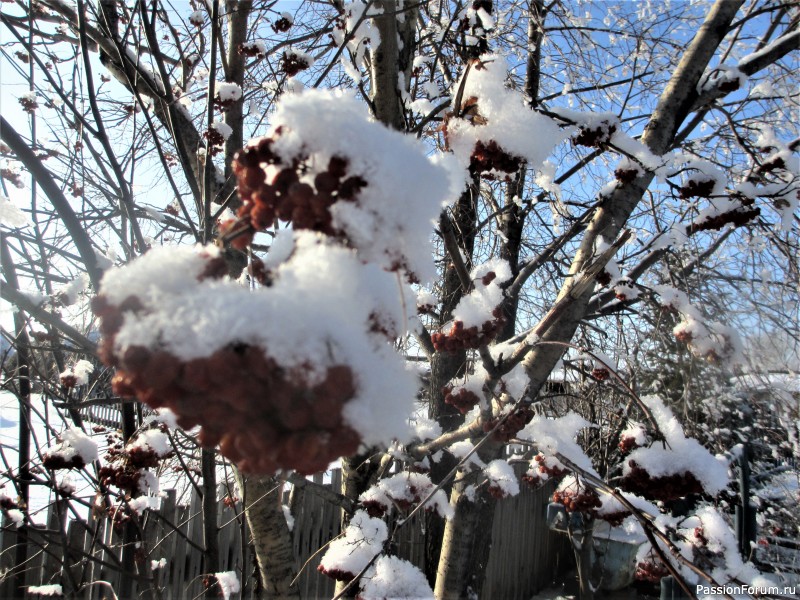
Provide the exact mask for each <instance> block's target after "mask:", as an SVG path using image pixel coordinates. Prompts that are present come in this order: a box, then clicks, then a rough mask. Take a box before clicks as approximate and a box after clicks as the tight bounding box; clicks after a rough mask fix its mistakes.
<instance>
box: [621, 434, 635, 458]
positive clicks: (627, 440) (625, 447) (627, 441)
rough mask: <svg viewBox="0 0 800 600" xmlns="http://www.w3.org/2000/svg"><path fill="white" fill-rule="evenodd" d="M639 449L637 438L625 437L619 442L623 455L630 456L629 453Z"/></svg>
mask: <svg viewBox="0 0 800 600" xmlns="http://www.w3.org/2000/svg"><path fill="white" fill-rule="evenodd" d="M638 447H639V444H638V443H637V442H636V438H635V437H632V436H623V437H621V438H620V440H619V451H620V452H622V453H623V454H628V453H629V452H631V451H633V450H635V449H636V448H638Z"/></svg>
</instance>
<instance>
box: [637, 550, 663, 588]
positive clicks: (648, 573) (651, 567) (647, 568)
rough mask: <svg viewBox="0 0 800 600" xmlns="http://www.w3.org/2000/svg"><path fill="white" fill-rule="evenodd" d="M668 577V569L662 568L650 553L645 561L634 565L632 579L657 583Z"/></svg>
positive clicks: (660, 563) (659, 561)
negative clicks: (634, 569) (634, 571)
mask: <svg viewBox="0 0 800 600" xmlns="http://www.w3.org/2000/svg"><path fill="white" fill-rule="evenodd" d="M667 575H669V569H667V567H665V566H664V563H662V562H661V560H660V559H658V558H656V557H655V556H654V555H653V553H652V552H651V553H650V554H649V555H648V557H647V560H643V561H641V562H640V563H638V564H637V565H636V573H635V574H634V577H635V578H636V579H638V580H639V581H649V582H650V583H658V582H659V581H661V580H662V579H664V577H666V576H667Z"/></svg>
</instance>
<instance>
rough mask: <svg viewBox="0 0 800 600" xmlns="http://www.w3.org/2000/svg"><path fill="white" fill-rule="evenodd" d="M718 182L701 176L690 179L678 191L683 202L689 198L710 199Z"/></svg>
mask: <svg viewBox="0 0 800 600" xmlns="http://www.w3.org/2000/svg"><path fill="white" fill-rule="evenodd" d="M715 185H716V181H715V180H714V179H713V178H711V177H708V176H704V175H699V176H696V177H694V178H692V179H689V180H688V181H687V182H686V183H685V184H684V185H682V186H681V187H680V188H679V189H678V193H679V195H680V198H681V200H686V199H688V198H710V197H711V193H712V192H713V191H714V186H715Z"/></svg>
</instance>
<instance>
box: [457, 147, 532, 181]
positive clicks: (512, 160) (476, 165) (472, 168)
mask: <svg viewBox="0 0 800 600" xmlns="http://www.w3.org/2000/svg"><path fill="white" fill-rule="evenodd" d="M524 162H525V159H524V158H522V157H521V156H515V155H513V154H509V153H508V152H506V151H505V150H503V149H502V148H501V147H500V145H499V144H498V143H497V142H495V141H494V140H490V141H489V143H488V144H487V143H484V142H482V141H481V140H478V142H476V144H475V148H473V149H472V154H471V155H470V159H469V172H470V173H471V174H472V175H479V174H483V176H484V177H485V178H486V179H494V178H495V177H494V175H493V174H492V172H493V171H500V172H503V173H509V174H510V173H516V172H517V171H519V169H520V167H521V166H522V163H524Z"/></svg>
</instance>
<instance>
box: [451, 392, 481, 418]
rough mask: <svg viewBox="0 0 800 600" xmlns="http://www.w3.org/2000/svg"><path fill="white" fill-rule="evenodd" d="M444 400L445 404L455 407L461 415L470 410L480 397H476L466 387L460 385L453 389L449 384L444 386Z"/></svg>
mask: <svg viewBox="0 0 800 600" xmlns="http://www.w3.org/2000/svg"><path fill="white" fill-rule="evenodd" d="M444 401H445V404H449V405H450V406H454V407H456V408H457V409H458V411H459V412H460V413H461V414H462V415H463V414H465V413H468V412H469V411H471V410H472V408H473V407H474V406H475V405H476V404H478V402H479V401H480V398H478V396H477V394H475V393H474V392H471V391H469V390H468V389H466V388H463V387H462V388H458V390H456V391H453V388H452V387H451V386H447V387H445V388H444Z"/></svg>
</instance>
